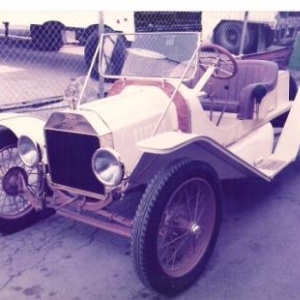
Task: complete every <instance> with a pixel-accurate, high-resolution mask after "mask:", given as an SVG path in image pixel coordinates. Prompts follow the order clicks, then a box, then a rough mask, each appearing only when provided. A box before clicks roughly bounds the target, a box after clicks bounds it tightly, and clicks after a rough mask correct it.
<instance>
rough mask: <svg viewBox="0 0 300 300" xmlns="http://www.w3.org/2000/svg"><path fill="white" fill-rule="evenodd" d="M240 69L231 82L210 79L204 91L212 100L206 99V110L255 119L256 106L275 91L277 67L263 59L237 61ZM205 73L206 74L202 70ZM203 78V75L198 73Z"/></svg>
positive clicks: (228, 80)
mask: <svg viewBox="0 0 300 300" xmlns="http://www.w3.org/2000/svg"><path fill="white" fill-rule="evenodd" d="M237 65H238V70H237V73H236V75H235V76H234V77H232V78H230V79H226V80H223V79H217V78H211V79H210V80H209V82H208V83H207V84H206V85H205V87H204V91H205V92H206V93H207V94H208V95H212V100H213V101H211V99H209V98H204V99H203V100H202V101H201V103H202V106H203V108H204V109H206V110H210V109H212V110H214V111H222V110H223V108H224V105H225V109H224V111H226V112H235V113H237V116H238V118H239V119H252V118H253V112H254V106H255V103H258V104H259V103H260V102H261V101H262V99H263V97H264V96H265V95H266V94H267V93H268V92H270V91H272V90H273V89H274V88H275V86H276V83H277V79H278V66H277V64H276V63H274V62H270V61H263V60H237ZM202 73H203V71H202ZM198 76H201V74H198Z"/></svg>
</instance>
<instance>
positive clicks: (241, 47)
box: [239, 11, 249, 55]
mask: <svg viewBox="0 0 300 300" xmlns="http://www.w3.org/2000/svg"><path fill="white" fill-rule="evenodd" d="M248 14H249V12H248V11H245V15H244V23H243V30H242V37H241V44H240V50H239V55H241V54H243V52H244V45H245V40H246V34H247V24H248Z"/></svg>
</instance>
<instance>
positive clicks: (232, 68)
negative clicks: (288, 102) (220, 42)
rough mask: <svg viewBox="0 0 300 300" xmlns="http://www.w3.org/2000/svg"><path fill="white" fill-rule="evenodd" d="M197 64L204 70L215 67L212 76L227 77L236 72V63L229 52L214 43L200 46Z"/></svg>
mask: <svg viewBox="0 0 300 300" xmlns="http://www.w3.org/2000/svg"><path fill="white" fill-rule="evenodd" d="M199 66H200V68H201V69H202V70H204V71H206V70H207V69H208V68H209V67H210V66H213V67H215V71H214V72H213V74H212V76H213V77H215V78H218V79H229V78H231V77H233V76H234V75H235V74H236V72H237V63H236V61H235V59H234V57H233V56H232V54H231V53H230V52H228V51H227V50H226V49H225V48H222V47H220V46H217V45H214V44H204V45H202V47H201V55H200V57H199Z"/></svg>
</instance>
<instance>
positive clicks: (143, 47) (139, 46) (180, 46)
mask: <svg viewBox="0 0 300 300" xmlns="http://www.w3.org/2000/svg"><path fill="white" fill-rule="evenodd" d="M126 39H127V41H126V42H125V37H124V34H121V33H110V34H104V35H103V37H102V45H101V54H100V73H101V74H102V75H103V76H104V77H111V78H124V77H126V78H129V77H147V78H162V77H163V78H181V77H182V76H183V75H184V77H185V78H188V77H191V76H192V73H193V70H194V68H193V67H192V66H195V61H196V56H197V55H194V54H195V53H196V49H197V45H198V41H199V33H195V32H191V33H190V32H184V33H176V32H172V33H170V32H168V33H165V32H164V33H157V32H155V33H138V34H132V35H128V34H126ZM128 41H130V42H128ZM191 59H193V62H191V64H190V65H191V68H189V70H188V71H185V70H186V67H187V66H188V65H189V64H188V63H189V61H190V60H191ZM184 72H185V73H184Z"/></svg>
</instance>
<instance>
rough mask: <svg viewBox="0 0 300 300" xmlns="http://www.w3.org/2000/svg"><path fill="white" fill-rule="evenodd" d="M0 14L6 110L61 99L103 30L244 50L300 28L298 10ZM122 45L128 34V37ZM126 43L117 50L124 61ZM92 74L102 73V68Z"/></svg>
mask: <svg viewBox="0 0 300 300" xmlns="http://www.w3.org/2000/svg"><path fill="white" fill-rule="evenodd" d="M0 17H1V24H0V25H1V26H0V87H1V93H0V106H1V110H2V111H10V110H12V109H13V106H14V104H15V103H17V104H18V105H19V104H20V103H21V104H22V103H23V104H24V105H25V106H26V105H27V108H28V109H31V108H32V107H34V108H36V109H37V108H38V106H39V105H38V104H39V103H41V102H42V103H43V102H47V101H46V100H49V101H50V102H51V103H52V104H53V103H54V104H55V105H57V106H59V105H62V102H61V100H62V95H63V93H64V90H65V89H66V87H67V86H68V85H69V84H70V82H71V81H72V80H74V79H76V80H77V81H76V82H77V83H78V82H82V78H83V77H84V76H85V75H86V74H87V70H88V67H89V65H90V64H91V62H92V59H93V54H94V52H95V50H96V47H97V42H98V40H99V33H100V32H112V31H124V32H131V33H132V32H145V31H146V32H149V31H199V32H202V40H203V42H213V43H216V44H218V45H221V46H223V47H225V48H226V49H228V50H229V51H230V52H231V53H233V54H236V55H242V54H245V53H255V52H260V51H265V50H266V49H267V48H268V47H270V46H272V45H276V46H277V47H278V46H286V45H292V44H293V42H294V40H295V36H296V34H297V32H298V29H299V28H300V14H299V13H298V12H281V13H279V12H224V11H222V12H208V11H205V12H202V13H201V12H196V11H194V12H174V11H173V12H163V11H158V12H155V11H151V12H102V13H100V12H85V13H79V12H52V15H51V16H50V15H49V13H46V12H23V13H17V12H14V13H13V14H12V13H11V12H10V13H9V12H0ZM122 43H123V46H124V45H125V44H126V43H130V40H128V39H126V36H125V38H124V40H123V41H122ZM121 46H122V45H121ZM121 46H118V47H119V49H117V48H116V49H115V50H114V51H115V52H114V53H115V56H117V58H118V59H119V60H121V58H122V55H123V54H122V51H121V50H122V49H125V47H123V46H122V47H121ZM174 51H175V50H174ZM176 51H178V49H177V50H176ZM95 65H97V60H96V63H95ZM115 68H117V66H115ZM92 77H93V79H98V70H97V67H95V68H93V72H92ZM78 78H79V80H78ZM91 84H92V91H93V93H91V95H93V96H89V97H97V90H99V84H98V81H97V80H92V83H91ZM39 109H45V108H39ZM46 109H47V108H46Z"/></svg>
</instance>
